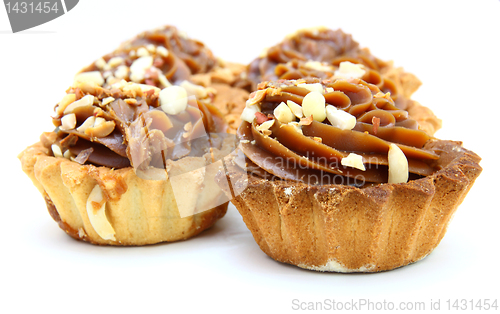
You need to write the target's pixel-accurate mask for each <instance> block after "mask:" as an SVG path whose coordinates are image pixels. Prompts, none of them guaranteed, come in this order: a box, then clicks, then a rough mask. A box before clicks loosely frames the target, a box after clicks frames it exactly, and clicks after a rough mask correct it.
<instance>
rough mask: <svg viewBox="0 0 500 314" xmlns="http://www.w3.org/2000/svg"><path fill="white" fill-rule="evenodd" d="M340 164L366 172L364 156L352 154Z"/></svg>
mask: <svg viewBox="0 0 500 314" xmlns="http://www.w3.org/2000/svg"><path fill="white" fill-rule="evenodd" d="M340 163H341V164H342V166H346V167H352V168H356V169H359V170H362V171H365V170H366V168H365V165H364V164H363V156H361V155H358V154H355V153H350V154H349V155H347V157H344V158H342V160H341V161H340Z"/></svg>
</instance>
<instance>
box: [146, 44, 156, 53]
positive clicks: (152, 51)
mask: <svg viewBox="0 0 500 314" xmlns="http://www.w3.org/2000/svg"><path fill="white" fill-rule="evenodd" d="M146 49H147V50H148V51H149V52H151V53H155V52H156V46H155V45H153V44H149V45H147V46H146Z"/></svg>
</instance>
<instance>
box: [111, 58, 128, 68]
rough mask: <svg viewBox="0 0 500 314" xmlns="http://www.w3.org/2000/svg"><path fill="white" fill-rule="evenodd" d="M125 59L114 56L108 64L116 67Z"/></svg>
mask: <svg viewBox="0 0 500 314" xmlns="http://www.w3.org/2000/svg"><path fill="white" fill-rule="evenodd" d="M123 61H125V60H124V59H123V58H122V57H113V58H111V59H109V61H108V63H107V65H108V67H109V68H116V67H117V66H119V65H120V64H122V63H123Z"/></svg>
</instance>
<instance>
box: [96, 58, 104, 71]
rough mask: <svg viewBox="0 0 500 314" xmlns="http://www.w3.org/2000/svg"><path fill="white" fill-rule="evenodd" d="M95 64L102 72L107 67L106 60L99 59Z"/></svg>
mask: <svg viewBox="0 0 500 314" xmlns="http://www.w3.org/2000/svg"><path fill="white" fill-rule="evenodd" d="M94 64H95V66H96V67H97V68H98V69H99V70H102V69H104V67H105V66H106V60H104V59H103V58H99V59H97V60H96V62H94Z"/></svg>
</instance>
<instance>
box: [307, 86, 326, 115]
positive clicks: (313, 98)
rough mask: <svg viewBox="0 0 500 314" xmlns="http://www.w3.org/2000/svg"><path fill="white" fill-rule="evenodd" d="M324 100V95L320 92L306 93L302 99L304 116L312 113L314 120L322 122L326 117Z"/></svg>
mask: <svg viewBox="0 0 500 314" xmlns="http://www.w3.org/2000/svg"><path fill="white" fill-rule="evenodd" d="M322 89H323V88H322ZM325 102H326V101H325V97H324V96H323V94H322V93H321V92H317V91H313V92H310V93H308V94H307V95H306V96H305V97H304V99H303V100H302V111H303V113H304V116H306V117H309V116H311V115H312V117H313V119H314V120H316V121H318V122H323V121H324V120H325V119H326V111H325Z"/></svg>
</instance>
